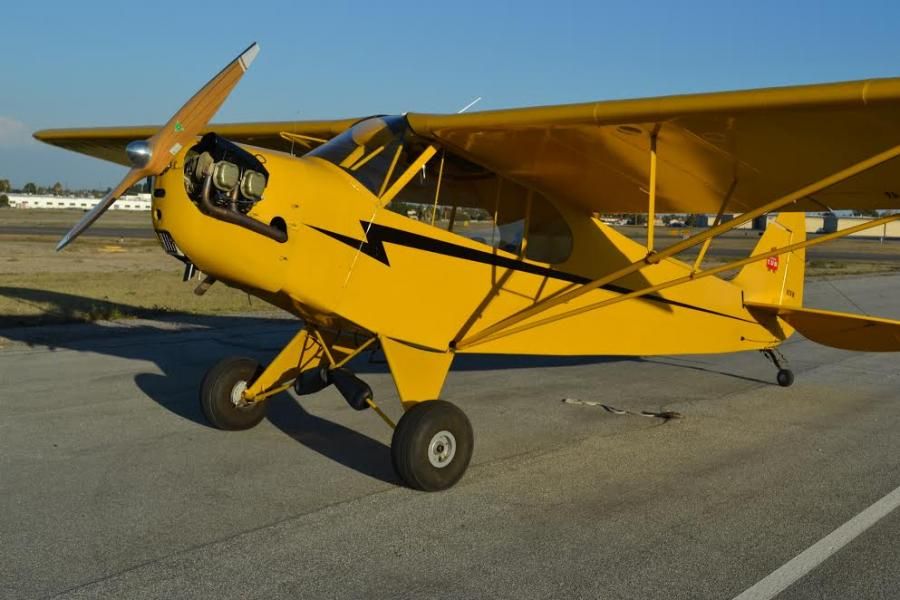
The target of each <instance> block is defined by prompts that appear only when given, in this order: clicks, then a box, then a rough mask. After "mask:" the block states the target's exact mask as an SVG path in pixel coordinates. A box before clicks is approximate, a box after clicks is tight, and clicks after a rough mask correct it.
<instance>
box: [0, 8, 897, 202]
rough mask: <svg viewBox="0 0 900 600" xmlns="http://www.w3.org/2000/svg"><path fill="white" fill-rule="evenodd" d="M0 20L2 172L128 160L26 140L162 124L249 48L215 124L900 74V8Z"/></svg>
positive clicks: (71, 177) (250, 12)
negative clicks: (246, 66) (250, 57)
mask: <svg viewBox="0 0 900 600" xmlns="http://www.w3.org/2000/svg"><path fill="white" fill-rule="evenodd" d="M2 17H3V18H2V20H0V56H2V57H3V58H2V60H0V179H10V180H11V181H12V184H13V186H14V187H21V186H23V185H24V184H25V183H26V182H28V181H34V182H35V183H37V184H39V185H50V184H52V183H53V182H55V181H61V182H63V183H64V184H65V185H66V186H68V187H71V188H79V187H96V188H105V187H107V186H111V185H113V184H115V183H116V182H117V181H118V180H119V179H120V178H121V176H122V175H123V174H124V172H125V168H124V167H121V166H118V165H113V164H110V163H106V162H103V161H100V160H97V159H92V158H88V157H82V156H81V155H77V154H74V153H71V152H67V151H65V150H62V149H57V148H52V147H50V146H46V145H44V144H41V143H39V142H36V141H34V140H33V139H32V138H31V133H32V132H34V131H36V130H39V129H43V128H51V127H53V128H55V127H75V126H79V127H80V126H101V125H138V124H152V123H163V122H165V121H166V120H167V119H168V118H169V117H170V116H171V115H172V114H173V113H174V112H175V111H176V110H177V109H178V108H179V107H180V106H181V105H182V104H183V103H184V102H185V101H186V100H187V99H188V98H189V97H190V96H191V95H192V94H193V93H194V92H195V91H196V90H197V89H199V88H200V87H201V86H202V85H203V84H204V83H206V81H208V80H209V78H210V77H212V76H213V75H214V74H215V73H216V72H217V71H218V70H219V69H221V68H222V67H223V66H224V65H225V64H227V63H228V62H229V61H230V60H232V59H233V58H234V57H235V56H236V55H237V54H238V53H239V52H241V51H242V50H243V49H244V48H246V47H247V46H248V45H249V44H250V43H251V42H253V41H257V42H259V44H260V47H261V52H260V55H259V56H258V58H257V60H256V62H254V63H253V66H252V68H251V69H250V70H249V71H248V73H247V74H246V75H245V76H244V78H243V80H242V81H241V82H240V83H239V85H238V87H237V88H236V89H235V90H234V92H232V95H231V97H230V98H229V99H228V100H227V101H226V103H225V105H224V106H223V107H222V109H221V110H220V111H219V113H218V114H217V115H216V117H215V118H214V119H213V122H216V121H218V122H223V123H224V122H239V121H270V120H294V119H297V120H302V119H322V118H340V117H352V116H365V115H370V114H379V113H402V112H456V111H457V110H458V109H460V108H461V107H463V106H465V105H466V104H468V103H469V102H470V101H471V100H472V99H473V98H475V97H478V96H481V97H482V98H483V100H482V101H481V102H480V103H479V104H477V105H476V106H475V107H474V108H473V110H486V109H494V108H506V107H516V106H534V105H545V104H560V103H568V102H584V101H590V100H601V99H618V98H631V97H646V96H658V95H667V94H678V93H689V92H704V91H719V90H730V89H745V88H754V87H768V86H778V85H792V84H803V83H818V82H826V81H843V80H852V79H865V78H870V77H892V76H900V35H897V24H898V23H900V3H897V2H888V1H876V0H872V1H865V0H860V1H856V2H848V1H847V0H842V1H824V0H823V1H819V2H809V1H805V0H797V1H789V0H781V1H777V2H776V1H770V0H753V1H743V2H729V1H727V0H718V1H707V2H700V1H688V0H686V1H680V2H673V1H671V0H667V1H657V0H644V1H632V2H603V1H601V0H595V1H593V2H569V1H566V0H552V1H547V0H542V1H539V2H538V1H536V2H533V1H531V0H520V1H517V2H490V1H487V0H483V1H481V2H469V1H467V0H456V1H454V2H439V3H438V2H435V3H430V2H422V1H419V2H386V1H382V2H341V1H338V0H329V1H328V2H322V1H320V0H316V1H315V2H302V1H298V2H267V1H265V0H254V1H253V2H241V3H234V4H230V3H228V2H225V1H224V0H223V1H221V2H214V3H213V2H203V1H200V0H197V1H193V2H183V1H182V2H166V1H160V2H152V3H138V2H121V1H118V2H105V1H93V2H87V1H86V2H58V3H54V2H47V1H42V0H31V1H27V2H26V1H21V0H17V1H14V2H10V3H7V5H6V6H5V7H4V10H3V15H2Z"/></svg>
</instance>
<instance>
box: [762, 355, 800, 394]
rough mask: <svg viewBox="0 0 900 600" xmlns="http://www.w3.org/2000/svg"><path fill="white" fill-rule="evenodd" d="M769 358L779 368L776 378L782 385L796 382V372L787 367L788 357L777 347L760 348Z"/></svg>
mask: <svg viewBox="0 0 900 600" xmlns="http://www.w3.org/2000/svg"><path fill="white" fill-rule="evenodd" d="M760 352H762V353H763V356H765V357H766V358H767V359H769V360H770V361H771V362H772V364H773V365H775V367H776V368H777V369H778V374H777V375H776V376H775V380H776V381H777V382H778V385H780V386H781V387H790V386H791V384H793V383H794V372H793V371H791V370H790V369H788V368H787V359H786V358H785V357H784V355H783V354H782V353H781V352H779V351H778V350H777V349H775V348H766V349H765V350H760Z"/></svg>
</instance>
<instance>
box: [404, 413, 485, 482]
mask: <svg viewBox="0 0 900 600" xmlns="http://www.w3.org/2000/svg"><path fill="white" fill-rule="evenodd" d="M474 444H475V436H474V434H473V433H472V425H471V423H469V419H468V418H467V417H466V415H465V413H463V411H461V410H460V409H459V408H457V407H456V406H454V405H453V404H451V403H449V402H446V401H444V400H429V401H427V402H420V403H419V404H416V405H415V406H413V407H412V408H411V409H409V410H408V411H406V413H404V415H403V417H402V418H401V419H400V422H399V423H397V427H396V429H394V437H393V439H392V440H391V458H392V459H393V462H394V470H395V471H396V472H397V475H398V476H399V477H400V479H402V480H403V482H404V483H406V485H408V486H409V487H411V488H414V489H417V490H422V491H425V492H436V491H440V490H445V489H447V488H449V487H451V486H453V485H454V484H455V483H456V482H457V481H459V480H460V478H461V477H462V476H463V474H464V473H465V472H466V468H467V467H468V466H469V460H470V459H471V458H472V449H473V447H474Z"/></svg>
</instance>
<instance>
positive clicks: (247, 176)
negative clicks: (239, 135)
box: [184, 133, 269, 214]
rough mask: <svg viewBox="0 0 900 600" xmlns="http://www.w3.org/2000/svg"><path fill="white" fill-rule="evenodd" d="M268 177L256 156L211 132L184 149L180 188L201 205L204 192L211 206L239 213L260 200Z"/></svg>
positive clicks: (248, 210) (247, 209)
mask: <svg viewBox="0 0 900 600" xmlns="http://www.w3.org/2000/svg"><path fill="white" fill-rule="evenodd" d="M268 180H269V172H268V171H267V170H266V168H265V167H264V166H263V164H262V162H260V160H259V159H258V158H257V157H256V156H253V155H252V154H250V153H249V152H247V151H246V150H244V149H243V148H241V147H240V146H238V145H236V144H234V143H232V142H230V141H228V140H226V139H225V138H222V137H220V136H218V135H216V134H215V133H207V134H206V135H205V136H203V138H202V139H201V140H200V143H198V144H197V145H196V146H194V147H193V148H191V149H190V150H188V153H187V157H186V159H185V162H184V187H185V190H186V191H187V194H188V197H190V199H191V200H193V201H194V202H195V203H197V204H201V202H202V200H203V194H204V193H208V194H209V198H208V200H209V203H210V204H212V205H213V206H216V207H219V208H224V209H228V210H232V211H234V212H236V213H240V214H247V213H248V212H250V209H252V208H253V205H254V204H256V203H257V202H259V201H260V200H262V197H263V192H264V191H265V189H266V183H267V182H268Z"/></svg>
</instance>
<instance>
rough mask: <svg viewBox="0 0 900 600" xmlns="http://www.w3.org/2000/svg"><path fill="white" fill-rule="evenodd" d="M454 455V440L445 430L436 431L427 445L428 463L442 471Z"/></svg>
mask: <svg viewBox="0 0 900 600" xmlns="http://www.w3.org/2000/svg"><path fill="white" fill-rule="evenodd" d="M455 455H456V438H455V437H454V436H453V434H452V433H450V432H449V431H447V430H443V431H438V432H437V433H436V434H434V437H432V438H431V442H430V443H429V444H428V462H430V463H431V465H432V466H433V467H436V468H438V469H443V468H444V467H446V466H447V465H449V464H450V463H451V462H452V461H453V457H454V456H455Z"/></svg>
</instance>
